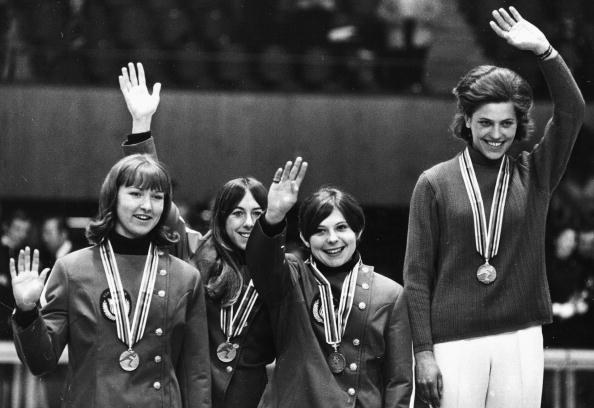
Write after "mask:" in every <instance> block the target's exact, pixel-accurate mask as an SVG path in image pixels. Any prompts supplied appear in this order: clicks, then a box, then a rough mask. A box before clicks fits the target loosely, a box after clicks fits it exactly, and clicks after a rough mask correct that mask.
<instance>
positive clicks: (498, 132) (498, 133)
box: [491, 125, 503, 140]
mask: <svg viewBox="0 0 594 408" xmlns="http://www.w3.org/2000/svg"><path fill="white" fill-rule="evenodd" d="M502 137H503V131H502V129H501V126H499V125H495V126H494V128H493V131H492V132H491V138H492V139H495V140H499V139H501V138H502Z"/></svg>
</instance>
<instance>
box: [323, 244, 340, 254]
mask: <svg viewBox="0 0 594 408" xmlns="http://www.w3.org/2000/svg"><path fill="white" fill-rule="evenodd" d="M344 248H345V247H343V246H342V247H338V248H331V249H323V250H322V251H323V252H324V253H325V254H326V255H328V256H337V255H340V254H341V253H342V251H344Z"/></svg>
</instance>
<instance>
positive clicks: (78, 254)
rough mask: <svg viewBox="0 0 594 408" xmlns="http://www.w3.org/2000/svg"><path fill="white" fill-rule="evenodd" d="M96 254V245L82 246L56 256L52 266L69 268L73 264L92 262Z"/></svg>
mask: <svg viewBox="0 0 594 408" xmlns="http://www.w3.org/2000/svg"><path fill="white" fill-rule="evenodd" d="M98 254H99V250H98V247H97V246H90V247H86V248H82V249H79V250H77V251H74V252H70V253H69V254H66V255H64V256H63V257H60V258H58V260H57V261H56V263H55V265H54V268H56V267H58V268H60V267H62V268H70V267H72V266H74V265H77V266H80V264H81V263H83V264H84V263H87V262H92V260H93V258H94V257H95V256H96V255H98Z"/></svg>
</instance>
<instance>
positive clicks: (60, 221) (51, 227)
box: [41, 217, 73, 268]
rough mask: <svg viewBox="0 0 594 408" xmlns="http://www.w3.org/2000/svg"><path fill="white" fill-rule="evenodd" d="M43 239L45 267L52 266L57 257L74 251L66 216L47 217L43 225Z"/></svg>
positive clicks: (42, 260)
mask: <svg viewBox="0 0 594 408" xmlns="http://www.w3.org/2000/svg"><path fill="white" fill-rule="evenodd" d="M41 241H42V243H43V248H42V249H43V250H42V259H41V262H42V264H43V265H44V267H48V268H51V267H52V266H53V265H54V263H55V262H56V259H58V258H60V257H62V256H64V255H66V254H68V253H70V252H72V250H73V245H72V241H71V240H70V229H69V228H68V224H67V223H66V218H64V217H50V218H46V219H45V220H44V221H43V224H42V227H41Z"/></svg>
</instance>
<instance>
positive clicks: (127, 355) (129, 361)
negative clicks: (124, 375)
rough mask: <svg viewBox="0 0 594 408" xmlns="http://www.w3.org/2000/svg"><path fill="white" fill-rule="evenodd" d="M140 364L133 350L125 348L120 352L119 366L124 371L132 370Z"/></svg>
mask: <svg viewBox="0 0 594 408" xmlns="http://www.w3.org/2000/svg"><path fill="white" fill-rule="evenodd" d="M139 364H140V358H139V357H138V354H137V353H136V352H135V351H134V350H126V351H124V352H123V353H122V354H120V367H122V369H123V370H124V371H134V370H136V369H137V368H138V365H139Z"/></svg>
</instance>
